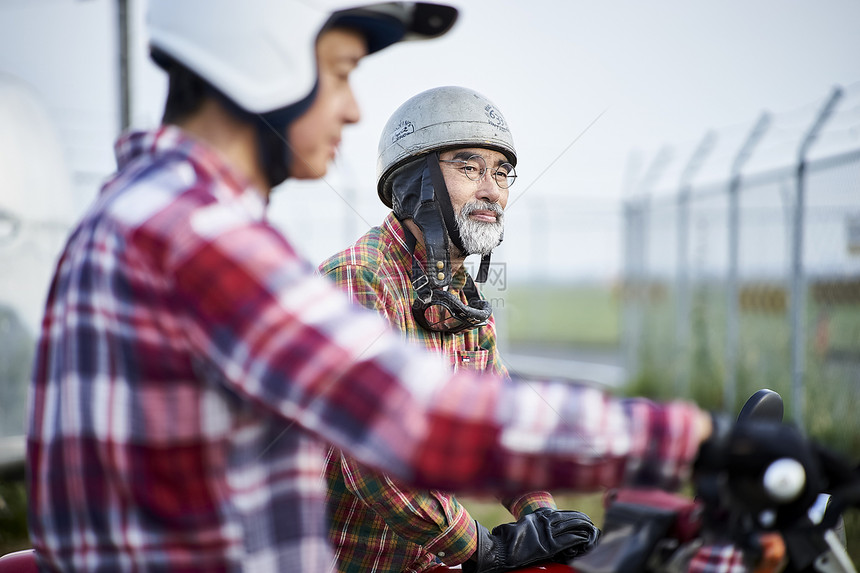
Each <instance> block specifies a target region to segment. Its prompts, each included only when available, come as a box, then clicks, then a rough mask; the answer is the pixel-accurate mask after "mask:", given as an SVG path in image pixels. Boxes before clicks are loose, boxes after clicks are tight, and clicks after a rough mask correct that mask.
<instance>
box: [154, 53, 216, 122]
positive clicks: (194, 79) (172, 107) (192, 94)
mask: <svg viewBox="0 0 860 573" xmlns="http://www.w3.org/2000/svg"><path fill="white" fill-rule="evenodd" d="M152 59H153V60H155V62H156V63H157V64H158V65H159V66H161V67H162V68H163V69H164V71H166V72H167V82H168V87H167V100H166V101H165V102H164V115H163V116H162V118H161V122H162V123H165V124H177V123H180V122H182V121H183V120H185V119H187V118H188V117H190V116H191V115H193V114H194V113H195V112H197V111H199V110H200V107H201V106H202V105H203V102H204V101H206V98H207V97H209V96H210V95H211V92H210V88H209V86H208V84H207V83H206V82H205V81H204V80H203V78H201V77H200V76H198V75H197V74H195V73H194V72H192V71H191V70H189V69H188V68H186V67H185V66H183V65H182V64H180V63H179V62H177V61H176V60H174V59H173V58H171V57H170V56H167V55H166V54H164V53H163V52H158V51H156V50H153V53H152Z"/></svg>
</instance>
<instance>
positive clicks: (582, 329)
mask: <svg viewBox="0 0 860 573" xmlns="http://www.w3.org/2000/svg"><path fill="white" fill-rule="evenodd" d="M499 294H500V295H503V297H504V304H505V311H506V312H505V319H506V320H507V322H508V323H507V325H506V329H507V332H508V336H509V339H510V341H511V342H515V343H549V344H553V345H557V346H558V345H565V344H567V345H576V346H579V347H583V346H598V347H601V346H602V347H607V346H609V347H617V346H618V344H619V340H620V330H619V325H620V322H621V321H620V306H619V300H618V298H617V297H616V296H615V295H614V294H613V293H612V291H611V288H610V286H609V285H604V284H581V285H576V286H575V287H570V286H565V285H553V284H527V285H516V286H511V287H510V288H509V289H508V290H507V291H503V292H501V293H499Z"/></svg>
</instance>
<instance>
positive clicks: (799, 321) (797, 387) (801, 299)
mask: <svg viewBox="0 0 860 573" xmlns="http://www.w3.org/2000/svg"><path fill="white" fill-rule="evenodd" d="M842 93H843V92H842V88H840V87H839V86H836V87H834V88H833V91H831V92H830V96H829V97H828V98H827V100H826V101H825V102H824V105H822V106H821V109H820V110H819V111H818V114H817V115H816V116H815V119H814V120H813V121H812V125H811V126H810V127H809V130H808V131H807V132H806V135H804V137H803V139H802V140H801V142H800V146H799V147H798V150H797V171H796V174H795V177H796V179H795V181H796V195H795V199H794V213H793V215H794V216H793V225H792V226H793V229H792V235H791V236H792V241H791V307H790V309H789V312H790V317H791V318H790V320H791V389H792V404H793V415H794V421H795V423H796V424H797V425H798V426H800V427H802V428H803V427H805V425H806V424H805V420H804V407H805V405H806V395H805V392H804V388H803V374H804V371H805V366H806V364H805V363H806V361H805V352H806V344H805V342H806V331H805V321H804V316H803V313H804V310H805V308H806V305H805V302H806V289H805V282H806V280H805V279H806V277H805V276H804V274H803V273H804V269H803V235H804V213H805V209H806V156H807V154H808V153H809V149H810V148H811V147H812V144H813V143H814V142H815V140H816V139H817V137H818V134H819V133H820V132H821V129H822V128H823V127H824V124H825V123H827V120H828V119H829V118H830V116H831V114H832V113H833V110H834V109H835V108H836V104H837V103H838V102H839V100H840V99H841V98H842Z"/></svg>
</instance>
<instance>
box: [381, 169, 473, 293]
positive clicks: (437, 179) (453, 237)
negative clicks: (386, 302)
mask: <svg viewBox="0 0 860 573" xmlns="http://www.w3.org/2000/svg"><path fill="white" fill-rule="evenodd" d="M391 201H392V208H393V210H394V215H395V216H396V217H397V218H398V219H400V220H401V221H403V220H405V219H412V221H413V222H414V223H415V224H416V225H417V226H418V228H419V229H421V233H422V234H423V235H424V248H425V250H426V251H427V269H426V277H427V278H426V280H427V282H428V284H429V285H430V287H431V288H444V287H446V286H448V285H449V284H451V252H450V244H453V245H454V246H455V247H457V249H458V250H459V251H460V252H461V253H464V254H467V255H468V254H469V253H468V252H467V251H466V249H465V248H464V247H463V242H462V238H461V237H460V231H459V228H458V226H457V221H456V219H455V218H454V208H453V206H452V205H451V197H450V196H449V195H448V187H447V186H446V185H445V178H444V177H443V176H442V169H441V168H440V166H439V154H438V153H429V154H427V156H426V157H425V158H424V160H423V161H421V160H417V161H413V162H412V163H411V164H408V165H406V166H404V167H402V168H400V169H399V170H398V171H397V175H396V176H395V177H394V178H393V180H392V185H391ZM449 240H450V243H449ZM489 267H490V254H489V253H488V254H486V255H483V256H482V257H481V265H480V267H479V268H478V273H477V275H476V276H475V282H478V283H483V282H486V281H487V277H488V275H489ZM416 277H417V275H416V276H413V279H415V278H416Z"/></svg>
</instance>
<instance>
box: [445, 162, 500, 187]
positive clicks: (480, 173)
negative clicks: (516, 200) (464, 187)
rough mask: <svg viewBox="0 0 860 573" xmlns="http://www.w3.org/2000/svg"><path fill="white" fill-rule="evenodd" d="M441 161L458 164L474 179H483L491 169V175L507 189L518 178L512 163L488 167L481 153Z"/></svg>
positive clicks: (460, 168) (467, 175) (498, 183)
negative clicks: (466, 157)
mask: <svg viewBox="0 0 860 573" xmlns="http://www.w3.org/2000/svg"><path fill="white" fill-rule="evenodd" d="M439 163H450V164H452V165H457V167H456V169H459V170H461V171H462V172H463V173H464V174H465V175H466V177H468V178H469V179H471V180H472V181H481V180H482V179H483V178H484V175H486V174H487V172H488V171H489V173H490V177H492V178H493V180H494V181H495V182H496V185H498V186H499V187H500V188H502V189H507V188H508V187H510V186H511V185H513V184H514V181H516V180H517V171H516V169H514V166H513V165H511V164H510V163H502V164H501V165H499V166H498V167H496V168H495V169H487V161H486V160H485V159H484V158H483V157H482V156H480V155H477V154H475V155H472V156H471V157H469V158H468V159H440V160H439Z"/></svg>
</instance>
